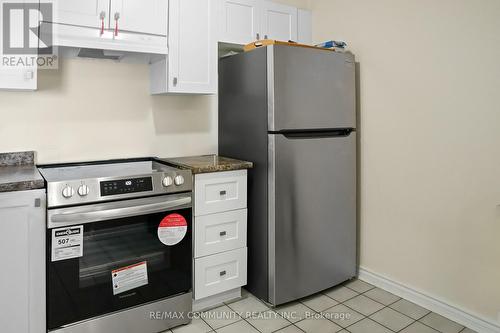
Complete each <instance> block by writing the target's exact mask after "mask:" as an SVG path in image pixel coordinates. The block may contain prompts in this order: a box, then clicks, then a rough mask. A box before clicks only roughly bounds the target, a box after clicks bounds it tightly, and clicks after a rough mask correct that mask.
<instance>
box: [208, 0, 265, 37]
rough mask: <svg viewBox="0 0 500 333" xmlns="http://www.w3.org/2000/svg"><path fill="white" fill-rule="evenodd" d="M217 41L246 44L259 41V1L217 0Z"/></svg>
mask: <svg viewBox="0 0 500 333" xmlns="http://www.w3.org/2000/svg"><path fill="white" fill-rule="evenodd" d="M218 3H219V35H220V38H219V40H220V41H221V42H226V43H233V44H248V43H250V42H252V41H254V40H256V39H260V38H261V36H260V24H261V0H218Z"/></svg>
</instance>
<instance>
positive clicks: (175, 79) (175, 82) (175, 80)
mask: <svg viewBox="0 0 500 333" xmlns="http://www.w3.org/2000/svg"><path fill="white" fill-rule="evenodd" d="M177 81H179V80H178V79H177V77H174V80H173V82H174V86H176V85H177Z"/></svg>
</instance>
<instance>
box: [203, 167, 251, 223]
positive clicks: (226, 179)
mask: <svg viewBox="0 0 500 333" xmlns="http://www.w3.org/2000/svg"><path fill="white" fill-rule="evenodd" d="M194 197H195V199H194V214H195V216H199V215H207V214H213V213H219V212H225V211H228V210H236V209H242V208H246V207H247V170H238V171H229V172H218V173H206V174H200V175H196V176H195V185H194Z"/></svg>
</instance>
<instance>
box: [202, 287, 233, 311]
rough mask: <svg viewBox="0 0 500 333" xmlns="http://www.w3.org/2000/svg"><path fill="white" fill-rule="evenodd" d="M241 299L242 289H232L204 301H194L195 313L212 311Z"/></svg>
mask: <svg viewBox="0 0 500 333" xmlns="http://www.w3.org/2000/svg"><path fill="white" fill-rule="evenodd" d="M239 298H241V288H235V289H231V290H228V291H225V292H223V293H220V294H217V295H213V296H208V297H205V298H202V299H193V311H206V310H210V309H212V308H216V307H219V306H221V305H223V303H224V302H229V301H232V300H235V299H239Z"/></svg>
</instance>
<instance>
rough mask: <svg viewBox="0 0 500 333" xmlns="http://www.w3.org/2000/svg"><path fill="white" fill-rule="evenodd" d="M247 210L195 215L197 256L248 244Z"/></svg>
mask: <svg viewBox="0 0 500 333" xmlns="http://www.w3.org/2000/svg"><path fill="white" fill-rule="evenodd" d="M246 231H247V210H246V209H240V210H233V211H229V212H224V213H217V214H210V215H203V216H197V217H195V223H194V241H195V245H194V255H195V258H198V257H203V256H207V255H211V254H216V253H219V252H225V251H230V250H236V249H239V248H242V247H245V246H247V232H246Z"/></svg>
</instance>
